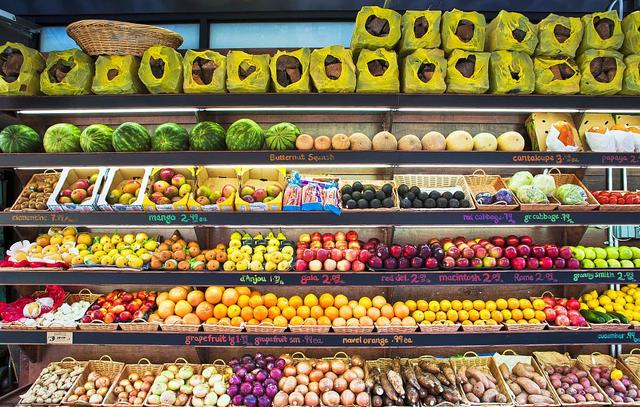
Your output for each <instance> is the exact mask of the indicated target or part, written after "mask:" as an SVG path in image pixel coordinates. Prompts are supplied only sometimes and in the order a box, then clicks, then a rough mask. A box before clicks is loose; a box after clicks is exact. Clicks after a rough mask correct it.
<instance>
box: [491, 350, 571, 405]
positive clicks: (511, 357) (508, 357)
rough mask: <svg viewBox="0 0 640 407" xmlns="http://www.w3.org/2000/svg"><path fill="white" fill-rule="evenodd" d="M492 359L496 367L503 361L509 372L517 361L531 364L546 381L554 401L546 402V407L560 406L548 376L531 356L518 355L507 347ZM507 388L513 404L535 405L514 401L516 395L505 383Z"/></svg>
mask: <svg viewBox="0 0 640 407" xmlns="http://www.w3.org/2000/svg"><path fill="white" fill-rule="evenodd" d="M493 360H495V362H496V365H497V366H498V368H499V367H500V366H501V365H502V364H503V363H504V364H506V365H507V368H509V371H510V372H511V371H512V370H513V367H514V366H515V365H516V364H517V363H524V364H527V365H530V366H532V367H533V369H534V370H535V371H536V373H538V374H539V375H541V376H542V377H544V378H545V380H546V381H547V388H546V389H547V390H548V391H549V392H550V393H551V398H552V399H553V400H554V401H555V403H554V404H546V406H548V407H557V406H560V404H561V402H560V399H559V398H558V395H557V394H556V392H555V391H554V390H553V386H552V385H551V383H550V382H549V378H548V377H547V376H545V374H544V372H543V370H542V369H541V368H540V365H538V363H537V362H536V360H535V359H534V358H533V356H521V355H518V354H517V353H515V352H514V351H512V350H511V349H507V350H505V351H504V352H502V354H501V355H499V354H495V355H493ZM498 370H499V369H498ZM503 379H504V377H503ZM505 381H506V379H505ZM507 384H508V383H507ZM507 390H508V391H509V394H510V395H511V398H512V399H513V401H514V404H515V405H516V406H521V407H533V406H535V404H530V403H525V404H518V403H516V396H515V394H514V393H513V392H512V391H511V388H510V387H509V386H508V385H507Z"/></svg>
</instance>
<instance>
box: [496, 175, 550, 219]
mask: <svg viewBox="0 0 640 407" xmlns="http://www.w3.org/2000/svg"><path fill="white" fill-rule="evenodd" d="M510 179H511V177H508V178H505V179H504V183H505V185H509V180H510ZM511 192H513V195H514V196H516V191H514V190H511ZM516 199H518V197H517V196H516ZM547 199H549V203H524V202H522V201H520V200H519V199H518V202H519V203H520V210H521V211H526V212H538V211H554V210H556V209H558V205H560V202H558V200H557V199H556V198H554V197H552V196H549V197H547Z"/></svg>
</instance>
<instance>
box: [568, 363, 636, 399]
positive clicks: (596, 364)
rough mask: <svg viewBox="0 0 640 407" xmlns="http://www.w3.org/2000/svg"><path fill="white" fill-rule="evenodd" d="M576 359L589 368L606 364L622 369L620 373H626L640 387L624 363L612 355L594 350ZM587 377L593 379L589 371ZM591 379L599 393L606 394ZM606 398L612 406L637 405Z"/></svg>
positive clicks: (611, 367) (609, 366) (612, 367)
mask: <svg viewBox="0 0 640 407" xmlns="http://www.w3.org/2000/svg"><path fill="white" fill-rule="evenodd" d="M577 359H578V361H579V362H580V363H582V365H583V366H585V367H587V368H589V369H590V368H591V367H593V366H606V367H608V368H610V369H618V370H620V371H622V374H624V375H627V376H628V377H629V380H631V382H632V383H633V384H635V385H636V386H639V387H640V381H638V379H637V377H636V376H635V375H634V374H633V372H632V371H631V369H629V368H628V367H627V366H626V365H625V364H624V363H622V362H621V361H619V360H618V359H616V358H614V357H613V356H609V355H603V354H601V353H599V352H594V353H592V354H591V355H580V356H578V357H577ZM589 379H590V380H591V379H593V376H591V373H589ZM592 381H593V382H595V386H596V388H597V389H598V390H599V391H600V393H602V394H605V395H606V393H605V391H604V389H603V388H602V387H600V385H599V384H598V383H597V382H596V381H595V380H592ZM607 399H608V400H609V402H610V403H611V404H612V405H614V406H637V405H638V403H637V402H634V403H616V402H615V401H613V400H612V399H611V398H609V397H607Z"/></svg>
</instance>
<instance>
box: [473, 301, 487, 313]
mask: <svg viewBox="0 0 640 407" xmlns="http://www.w3.org/2000/svg"><path fill="white" fill-rule="evenodd" d="M484 306H485V305H484V301H482V300H474V301H473V309H475V310H476V311H482V310H483V309H484Z"/></svg>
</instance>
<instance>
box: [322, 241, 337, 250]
mask: <svg viewBox="0 0 640 407" xmlns="http://www.w3.org/2000/svg"><path fill="white" fill-rule="evenodd" d="M334 247H336V242H334V241H333V240H327V241H325V242H322V248H323V249H326V250H331V249H333V248H334Z"/></svg>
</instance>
